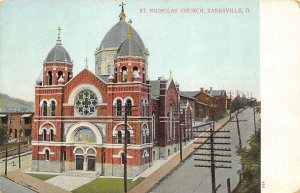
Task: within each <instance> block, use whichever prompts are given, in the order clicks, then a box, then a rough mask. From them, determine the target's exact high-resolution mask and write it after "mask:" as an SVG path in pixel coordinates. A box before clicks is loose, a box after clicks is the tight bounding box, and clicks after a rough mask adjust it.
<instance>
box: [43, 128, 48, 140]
mask: <svg viewBox="0 0 300 193" xmlns="http://www.w3.org/2000/svg"><path fill="white" fill-rule="evenodd" d="M46 140H47V130H46V129H43V141H46Z"/></svg>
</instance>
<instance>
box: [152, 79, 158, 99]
mask: <svg viewBox="0 0 300 193" xmlns="http://www.w3.org/2000/svg"><path fill="white" fill-rule="evenodd" d="M159 83H160V82H159V80H151V81H150V85H151V99H158V98H159V94H160V85H159Z"/></svg>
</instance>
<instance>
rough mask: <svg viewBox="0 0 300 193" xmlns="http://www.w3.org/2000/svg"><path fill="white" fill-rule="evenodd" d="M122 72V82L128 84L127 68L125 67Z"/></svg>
mask: <svg viewBox="0 0 300 193" xmlns="http://www.w3.org/2000/svg"><path fill="white" fill-rule="evenodd" d="M121 71H122V82H127V68H126V67H125V66H123V67H122V69H121Z"/></svg>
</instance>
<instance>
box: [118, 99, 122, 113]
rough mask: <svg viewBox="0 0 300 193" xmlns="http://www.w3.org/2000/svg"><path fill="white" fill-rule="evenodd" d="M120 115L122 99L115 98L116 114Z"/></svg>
mask: <svg viewBox="0 0 300 193" xmlns="http://www.w3.org/2000/svg"><path fill="white" fill-rule="evenodd" d="M121 115H122V101H121V100H120V99H118V100H117V116H121Z"/></svg>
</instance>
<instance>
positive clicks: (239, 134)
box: [229, 114, 247, 148]
mask: <svg viewBox="0 0 300 193" xmlns="http://www.w3.org/2000/svg"><path fill="white" fill-rule="evenodd" d="M235 118H236V121H229V122H236V127H237V132H238V136H239V148H242V139H241V130H240V121H247V120H239V118H238V114H236V115H235Z"/></svg>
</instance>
